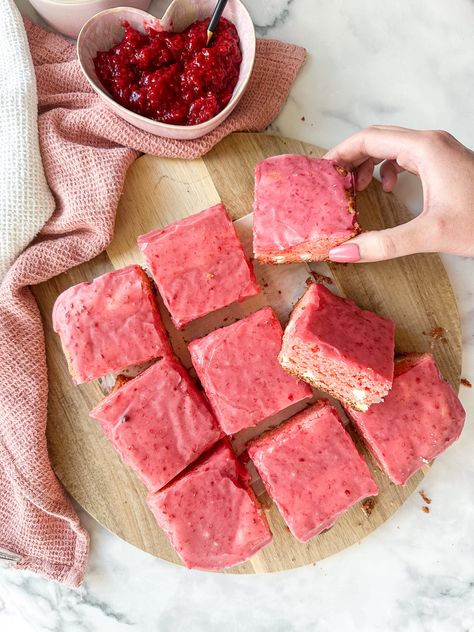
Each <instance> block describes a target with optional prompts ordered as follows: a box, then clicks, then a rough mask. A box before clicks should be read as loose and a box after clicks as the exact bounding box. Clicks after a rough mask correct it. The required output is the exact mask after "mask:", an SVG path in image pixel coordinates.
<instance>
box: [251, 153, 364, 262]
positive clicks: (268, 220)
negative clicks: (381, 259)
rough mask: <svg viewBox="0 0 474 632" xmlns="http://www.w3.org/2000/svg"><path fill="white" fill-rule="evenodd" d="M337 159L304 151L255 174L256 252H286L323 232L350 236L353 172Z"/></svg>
mask: <svg viewBox="0 0 474 632" xmlns="http://www.w3.org/2000/svg"><path fill="white" fill-rule="evenodd" d="M336 167H337V165H336V163H335V162H333V161H330V160H324V159H317V158H308V157H307V156H302V155H299V154H286V155H283V156H273V157H272V158H267V159H266V160H263V161H262V162H260V163H258V164H257V168H256V173H255V203H254V250H255V252H257V253H258V252H261V251H266V250H281V251H284V250H286V249H288V248H291V247H292V246H297V245H299V244H302V243H304V242H307V241H311V240H315V239H317V238H318V237H320V236H327V235H337V236H339V237H340V238H341V240H342V239H344V237H345V238H346V239H349V238H350V237H351V236H352V234H353V232H354V230H355V227H356V224H357V220H356V215H355V212H354V211H351V210H350V209H349V202H348V193H350V194H351V195H352V194H353V187H352V178H351V175H350V174H349V173H347V174H346V175H345V176H344V175H341V174H340V173H339V172H338V171H337V169H336Z"/></svg>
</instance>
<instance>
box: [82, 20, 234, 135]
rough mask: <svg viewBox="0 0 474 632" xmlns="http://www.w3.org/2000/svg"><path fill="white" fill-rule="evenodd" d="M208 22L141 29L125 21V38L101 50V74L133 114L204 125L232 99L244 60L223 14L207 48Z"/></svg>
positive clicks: (98, 61) (97, 62)
mask: <svg viewBox="0 0 474 632" xmlns="http://www.w3.org/2000/svg"><path fill="white" fill-rule="evenodd" d="M208 24H209V19H207V20H196V21H195V22H193V23H192V24H191V25H190V26H188V28H187V29H185V30H184V31H183V32H182V33H174V32H170V31H156V30H154V29H153V28H152V27H151V26H148V27H146V30H145V33H140V31H138V30H137V29H135V28H133V27H132V26H130V25H129V24H128V23H127V22H125V23H124V24H123V26H124V28H125V33H124V36H123V38H122V39H121V41H120V42H119V43H118V44H116V45H115V46H113V47H112V48H111V49H110V50H108V51H99V52H98V53H97V56H96V57H95V59H94V66H95V71H96V74H97V77H98V78H99V79H100V81H101V83H102V85H103V86H104V87H105V88H106V90H107V91H108V92H109V93H110V94H111V95H112V97H113V98H114V99H115V100H116V101H117V102H118V103H120V104H121V105H123V106H124V107H126V108H127V109H129V110H132V112H137V113H138V114H142V115H143V116H147V117H149V118H151V119H154V120H155V121H161V122H162V123H170V124H172V125H199V124H200V123H204V122H205V121H208V120H209V119H211V118H213V117H214V116H215V115H216V114H218V112H221V111H222V110H223V109H224V108H225V106H226V105H227V104H228V103H229V101H230V99H231V98H232V94H233V92H234V88H235V86H236V84H237V80H238V78H239V70H240V64H241V62H242V53H241V52H240V47H239V35H238V33H237V29H236V28H235V26H234V25H233V24H232V23H231V22H229V21H228V20H226V19H225V18H221V19H220V21H219V24H218V26H217V29H216V31H215V33H214V36H213V38H212V39H211V41H210V43H209V46H207V26H208Z"/></svg>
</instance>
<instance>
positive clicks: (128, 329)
mask: <svg viewBox="0 0 474 632" xmlns="http://www.w3.org/2000/svg"><path fill="white" fill-rule="evenodd" d="M53 327H54V331H56V332H57V333H59V335H60V337H61V342H62V345H63V349H64V352H65V354H66V356H67V359H68V363H69V370H70V372H71V375H72V377H73V380H74V382H75V383H76V384H81V383H83V382H87V381H89V380H93V379H95V378H97V377H100V376H102V375H105V374H107V373H113V372H115V371H120V370H121V369H124V368H126V367H128V366H131V365H133V364H140V363H141V362H145V361H147V360H151V359H152V358H156V357H158V356H162V355H164V354H168V353H170V347H169V342H168V337H167V334H166V331H165V329H164V327H163V324H162V322H161V317H160V313H159V311H158V307H157V304H156V301H155V297H154V296H153V292H152V290H151V281H150V279H149V278H148V277H147V275H146V274H145V272H144V271H143V270H142V269H141V268H140V266H135V265H132V266H128V267H126V268H122V269H121V270H116V271H114V272H109V273H107V274H103V275H102V276H100V277H98V278H97V279H95V280H94V281H92V282H91V283H79V285H74V286H73V287H70V288H69V289H67V290H65V291H64V292H63V293H62V294H61V295H60V296H59V297H58V298H57V299H56V302H55V304H54V308H53Z"/></svg>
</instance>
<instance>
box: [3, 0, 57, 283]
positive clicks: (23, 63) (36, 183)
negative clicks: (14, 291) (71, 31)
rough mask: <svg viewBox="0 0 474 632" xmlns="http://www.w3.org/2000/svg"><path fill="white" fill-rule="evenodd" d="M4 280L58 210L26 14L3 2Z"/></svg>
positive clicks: (8, 2)
mask: <svg viewBox="0 0 474 632" xmlns="http://www.w3.org/2000/svg"><path fill="white" fill-rule="evenodd" d="M0 33H2V37H0V282H1V280H2V279H3V277H4V276H5V274H6V272H7V270H8V268H9V267H10V265H11V264H12V263H13V261H14V260H15V259H16V257H17V256H18V255H19V254H20V252H21V251H22V250H23V249H24V248H25V247H26V246H27V245H28V243H29V242H30V241H31V240H32V239H33V238H34V237H35V236H36V235H37V233H38V232H39V231H40V230H41V228H42V226H43V225H44V223H45V222H46V220H47V219H48V218H49V217H50V216H51V214H52V213H53V211H54V199H53V196H52V195H51V192H50V190H49V188H48V184H47V182H46V177H45V175H44V170H43V164H42V162H41V155H40V149H39V143H38V116H37V99H36V81H35V73H34V69H33V62H32V61H31V56H30V51H29V49H28V43H27V40H26V35H25V30H24V28H23V22H22V18H21V15H20V13H19V11H18V9H17V8H16V6H15V4H14V2H13V0H0Z"/></svg>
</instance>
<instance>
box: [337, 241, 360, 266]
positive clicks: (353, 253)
mask: <svg viewBox="0 0 474 632" xmlns="http://www.w3.org/2000/svg"><path fill="white" fill-rule="evenodd" d="M329 259H330V261H335V262H336V263H355V262H356V261H360V251H359V246H358V245H357V244H342V245H341V246H336V247H335V248H331V250H330V251H329Z"/></svg>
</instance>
